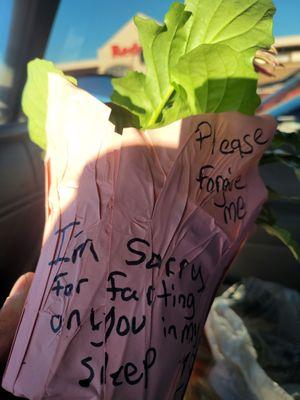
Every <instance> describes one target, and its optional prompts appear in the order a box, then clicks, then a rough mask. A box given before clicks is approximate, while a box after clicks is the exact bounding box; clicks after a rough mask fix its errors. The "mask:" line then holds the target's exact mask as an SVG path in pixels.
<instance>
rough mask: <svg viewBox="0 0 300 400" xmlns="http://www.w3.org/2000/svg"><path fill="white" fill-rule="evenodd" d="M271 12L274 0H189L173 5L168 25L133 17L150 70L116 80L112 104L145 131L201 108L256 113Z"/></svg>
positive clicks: (206, 111)
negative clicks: (259, 58) (256, 64)
mask: <svg viewBox="0 0 300 400" xmlns="http://www.w3.org/2000/svg"><path fill="white" fill-rule="evenodd" d="M274 12H275V8H274V6H273V3H272V1H271V0H260V1H253V0H239V1H232V0H186V2H185V4H181V3H174V4H173V5H172V6H171V7H170V10H169V12H168V13H167V14H166V16H165V22H164V24H163V25H160V24H158V23H157V22H156V21H154V20H152V19H149V18H144V17H139V16H137V17H135V24H136V26H137V29H138V31H139V36H140V42H141V45H142V48H143V54H144V59H145V64H146V68H147V73H146V75H145V74H142V73H139V72H129V73H128V75H127V76H125V77H123V78H117V79H113V80H112V83H113V86H114V89H115V90H114V93H113V95H112V101H113V102H114V103H116V104H118V105H119V106H121V107H124V108H126V109H127V110H128V111H130V112H131V113H132V114H134V115H136V116H137V117H138V122H139V124H138V126H137V127H140V128H142V129H149V128H154V127H158V126H164V125H167V124H169V123H171V122H173V121H175V120H178V119H181V118H184V117H188V116H190V115H193V114H200V113H208V112H222V111H240V112H242V113H245V114H250V115H252V114H254V112H255V110H256V108H257V106H258V105H259V97H258V95H257V94H256V87H257V73H256V72H255V70H254V68H253V58H254V56H255V53H256V51H257V50H258V49H260V48H264V49H268V48H270V46H271V45H272V43H273V36H272V17H273V15H274ZM133 124H134V123H133Z"/></svg>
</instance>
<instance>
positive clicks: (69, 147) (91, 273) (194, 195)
mask: <svg viewBox="0 0 300 400" xmlns="http://www.w3.org/2000/svg"><path fill="white" fill-rule="evenodd" d="M49 82H50V83H49V88H48V90H49V98H48V114H47V125H46V130H47V142H48V150H47V157H46V163H45V165H46V175H47V183H48V184H47V204H46V208H47V214H48V215H47V222H46V226H45V232H44V240H43V247H42V252H41V255H40V259H39V262H38V266H37V270H36V276H35V279H34V282H33V285H32V287H31V290H30V293H29V296H28V299H27V302H26V305H25V308H24V311H23V315H22V318H21V321H20V324H19V327H18V331H17V334H16V337H15V340H14V344H13V347H12V350H11V354H10V357H9V361H8V365H7V368H6V372H5V375H4V379H3V386H4V387H5V388H6V389H7V390H9V391H11V392H13V393H14V394H15V395H17V396H24V397H27V398H29V399H34V400H37V399H51V400H53V399H59V400H64V399H68V400H69V399H72V400H76V399H80V400H84V399H122V400H124V399H148V400H150V399H153V400H154V399H155V400H157V399H181V398H182V397H183V394H184V391H185V388H186V385H187V382H188V379H189V376H190V373H191V370H192V367H193V362H194V359H195V356H196V352H197V347H198V343H199V338H200V336H201V334H202V331H203V327H204V323H205V320H206V317H207V314H208V311H209V308H210V306H211V303H212V301H213V298H214V296H215V293H216V290H217V288H218V285H219V284H220V282H221V280H222V278H223V276H224V273H225V272H226V270H227V268H228V266H229V265H230V262H231V261H232V259H233V258H234V257H235V255H236V254H237V252H238V250H239V249H240V247H241V245H242V243H243V242H244V241H245V239H246V238H247V235H248V234H249V232H250V231H251V230H252V228H253V224H254V222H255V219H256V217H257V215H258V213H259V211H260V208H261V206H262V204H263V202H264V201H265V199H266V189H265V187H264V185H263V182H262V180H261V178H260V177H259V174H258V168H257V165H258V161H259V158H260V157H261V156H262V154H263V152H264V151H265V149H266V148H267V146H269V145H270V142H271V138H272V135H273V133H274V130H275V123H274V121H273V119H271V118H270V117H249V116H245V115H242V114H239V113H237V112H228V113H220V114H205V115H198V116H193V117H190V118H187V119H185V120H181V121H177V122H175V123H173V124H171V125H169V126H167V127H164V128H159V129H156V130H150V131H145V132H141V131H138V130H136V129H133V128H128V129H125V130H124V131H123V135H119V134H117V133H116V132H115V131H114V125H113V124H111V123H110V122H109V115H110V109H109V108H108V107H107V106H106V105H104V104H103V103H101V102H99V101H98V100H96V99H95V98H93V97H92V96H90V95H89V94H88V93H86V92H84V91H82V90H80V89H78V88H76V87H75V86H73V85H72V84H71V83H70V82H68V81H67V80H65V79H64V78H63V77H60V76H58V75H55V74H53V75H51V76H50V79H49Z"/></svg>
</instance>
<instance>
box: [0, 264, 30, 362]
mask: <svg viewBox="0 0 300 400" xmlns="http://www.w3.org/2000/svg"><path fill="white" fill-rule="evenodd" d="M33 277H34V273H33V272H28V273H27V274H24V275H22V276H20V278H19V279H18V280H17V281H16V283H15V284H14V286H13V288H12V289H11V291H10V294H9V296H8V298H7V299H6V300H5V303H4V305H3V307H2V308H1V310H0V360H1V361H4V360H5V358H6V357H7V355H8V353H9V349H10V346H11V344H12V341H13V338H14V335H15V332H16V329H17V326H18V322H19V319H20V317H21V313H22V310H23V306H24V303H25V300H26V297H27V294H28V291H29V289H30V286H31V283H32V280H33Z"/></svg>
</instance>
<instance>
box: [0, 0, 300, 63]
mask: <svg viewBox="0 0 300 400" xmlns="http://www.w3.org/2000/svg"><path fill="white" fill-rule="evenodd" d="M19 1H21V0H19ZM41 1H42V0H41ZM273 1H274V4H275V6H276V8H277V13H276V16H275V23H274V34H275V35H276V36H283V35H291V34H300V17H299V16H300V0H273ZM172 2H173V0H108V1H105V0H61V3H60V6H59V10H58V13H57V16H56V19H55V22H54V25H53V29H52V33H51V36H50V39H49V43H48V47H47V51H46V54H45V58H47V59H48V60H51V61H54V62H64V61H72V60H81V59H95V58H96V52H97V49H98V48H99V47H100V46H101V45H102V44H103V43H105V42H106V41H107V40H108V39H109V38H110V37H111V36H112V35H113V34H114V33H115V32H116V31H117V30H118V29H119V28H120V27H121V26H122V25H123V24H124V23H126V22H127V21H128V20H129V19H130V18H132V17H133V16H134V15H135V14H136V13H138V12H142V13H144V14H146V15H148V16H151V17H154V18H156V19H157V20H159V21H162V20H163V16H164V14H165V12H166V11H167V10H168V8H169V5H170V4H171V3H172ZM13 4H14V0H0V64H1V62H3V58H4V54H5V50H6V43H7V39H8V33H9V23H10V17H11V11H12V7H13ZM0 66H1V65H0Z"/></svg>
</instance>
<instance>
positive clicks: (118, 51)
mask: <svg viewBox="0 0 300 400" xmlns="http://www.w3.org/2000/svg"><path fill="white" fill-rule="evenodd" d="M111 51H112V55H113V57H125V56H135V55H139V54H141V52H142V48H141V46H140V45H139V44H138V43H134V44H133V45H132V46H130V47H122V46H120V45H118V44H115V45H112V46H111Z"/></svg>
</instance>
